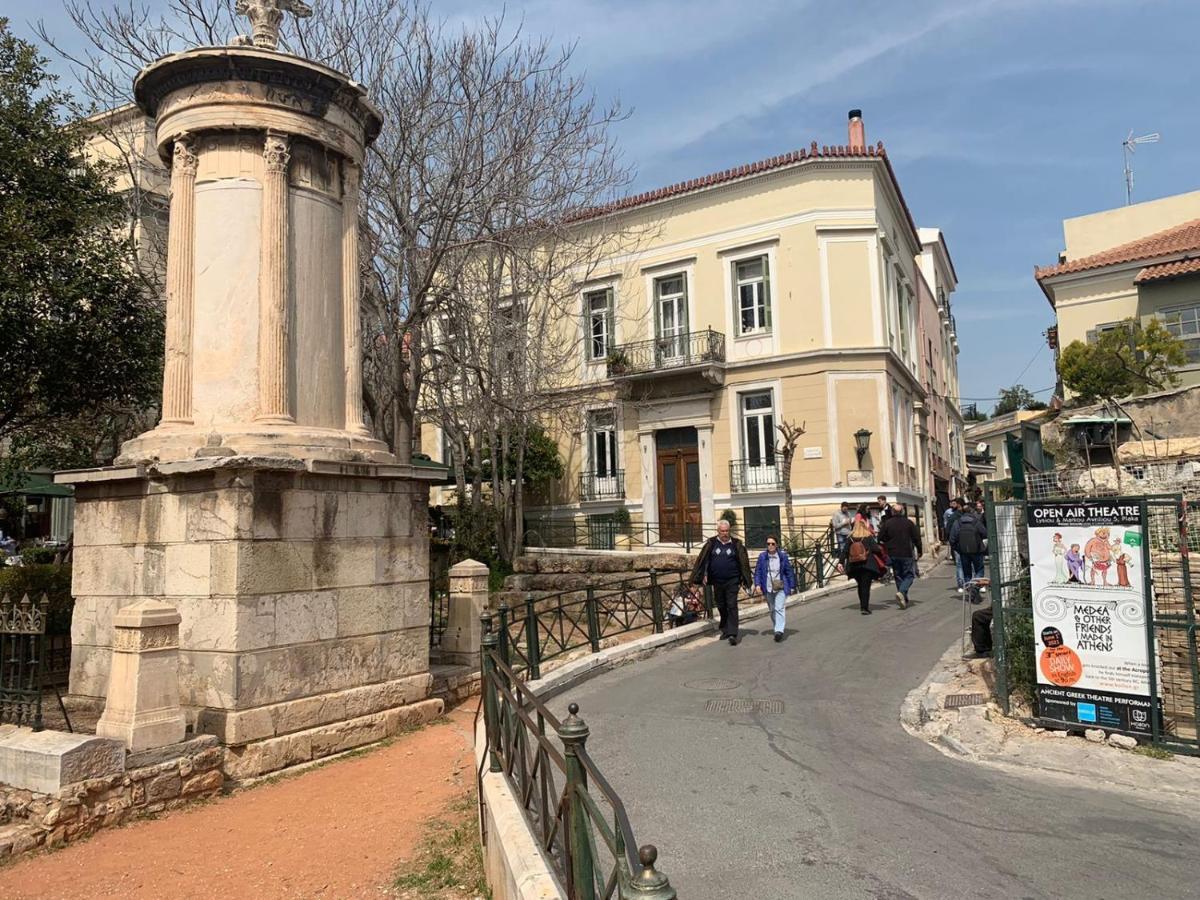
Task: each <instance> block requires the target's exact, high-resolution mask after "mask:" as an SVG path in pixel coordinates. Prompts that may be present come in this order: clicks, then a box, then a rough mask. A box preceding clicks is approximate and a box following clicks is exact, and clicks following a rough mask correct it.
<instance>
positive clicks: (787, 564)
mask: <svg viewBox="0 0 1200 900" xmlns="http://www.w3.org/2000/svg"><path fill="white" fill-rule="evenodd" d="M754 592H755V593H759V592H761V593H762V595H763V597H764V598H765V599H766V601H767V609H769V610H770V611H771V626H772V627H773V628H774V630H775V643H779V642H780V641H782V640H783V626H784V622H785V620H786V618H787V605H786V601H787V596H788V594H794V593H796V570H795V569H793V568H792V561H791V560H790V559H788V555H787V551H786V550H784V549H783V548H782V547H780V546H779V541H778V540H777V539H776V538H775V537H773V536H772V537H768V538H767V549H766V550H764V551H763V552H762V553H760V554H758V562H757V563H755V566H754Z"/></svg>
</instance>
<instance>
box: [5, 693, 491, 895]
mask: <svg viewBox="0 0 1200 900" xmlns="http://www.w3.org/2000/svg"><path fill="white" fill-rule="evenodd" d="M474 714H475V702H474V701H473V700H472V701H468V702H467V703H466V704H464V705H462V706H460V707H458V708H457V709H454V710H452V711H451V712H450V713H449V714H448V715H447V717H446V718H445V719H442V720H441V721H439V722H437V723H435V724H434V725H431V726H429V727H427V728H425V729H423V730H421V731H418V732H415V733H413V734H409V735H404V736H401V737H399V738H397V739H396V740H395V741H394V742H393V743H392V744H390V745H389V746H387V747H382V748H380V749H378V750H375V751H373V752H370V753H367V754H364V755H363V756H360V757H354V758H348V759H343V760H338V761H336V762H333V763H330V764H329V765H327V766H325V767H323V768H319V769H315V770H313V771H309V772H306V773H303V774H300V775H297V776H294V777H288V778H284V779H281V780H280V781H278V782H275V783H273V784H262V785H260V786H258V787H254V788H251V789H248V790H244V791H240V792H238V793H236V794H233V795H231V796H228V797H222V798H221V799H219V800H216V801H214V802H212V803H208V804H206V805H204V806H200V807H197V808H195V809H190V810H181V811H179V812H175V813H171V814H170V815H167V816H164V817H163V818H161V819H156V820H150V821H142V822H136V823H134V824H132V825H129V826H127V827H125V828H119V829H113V830H110V831H103V832H100V833H99V834H98V835H96V836H95V837H93V838H92V839H90V840H88V841H84V842H82V843H79V844H74V845H70V846H67V847H65V848H63V849H61V850H57V851H54V852H51V853H45V854H41V855H38V856H36V857H31V858H29V859H26V860H24V861H21V862H18V863H15V864H13V865H11V866H9V867H6V868H3V869H0V897H3V898H5V900H18V898H33V897H37V898H43V897H45V898H51V897H70V898H75V897H80V898H82V897H108V896H121V897H127V898H142V897H144V898H155V900H161V898H188V897H197V898H199V897H205V898H211V897H238V898H240V897H254V898H275V897H306V898H307V897H328V898H335V897H336V898H341V897H347V898H350V897H377V896H383V895H384V894H385V893H386V891H387V889H388V888H389V887H390V885H391V882H392V876H393V873H394V872H395V870H396V867H397V864H398V863H399V862H400V861H401V860H403V859H406V858H407V857H409V856H410V855H412V854H413V852H414V851H415V850H416V849H417V845H418V842H419V841H420V840H421V837H422V833H423V825H424V823H425V822H427V821H428V820H429V819H431V818H432V817H435V816H437V815H438V814H439V813H441V812H442V811H443V810H444V809H445V808H446V807H447V805H448V804H450V803H453V802H454V801H456V800H458V799H459V798H461V797H462V796H463V795H464V794H465V793H467V792H468V791H469V790H470V789H471V786H472V784H473V782H474V777H475V776H474V767H473V757H472V753H471V722H472V719H473V716H474Z"/></svg>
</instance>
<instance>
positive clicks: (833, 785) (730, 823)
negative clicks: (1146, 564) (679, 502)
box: [553, 569, 1200, 900]
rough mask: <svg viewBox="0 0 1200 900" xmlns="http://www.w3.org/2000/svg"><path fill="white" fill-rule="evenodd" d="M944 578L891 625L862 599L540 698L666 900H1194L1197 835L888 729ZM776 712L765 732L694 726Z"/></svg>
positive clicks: (890, 601) (952, 607) (1166, 820)
mask: <svg viewBox="0 0 1200 900" xmlns="http://www.w3.org/2000/svg"><path fill="white" fill-rule="evenodd" d="M948 574H949V573H948V570H946V569H943V570H941V571H940V572H938V573H935V574H934V576H933V577H928V578H924V579H921V580H920V581H918V582H917V585H916V586H915V587H914V589H913V591H912V594H911V596H912V597H913V600H914V603H913V605H912V607H911V608H910V609H908V610H900V609H899V608H897V605H896V602H895V599H894V593H893V592H892V591H889V590H888V587H887V586H879V587H877V589H876V591H875V594H874V602H873V604H872V606H873V608H874V610H875V614H874V615H872V616H860V615H859V614H858V611H857V602H856V600H855V598H854V595H853V594H841V595H837V596H834V597H830V598H826V599H823V600H819V601H815V602H813V603H809V604H804V605H803V606H801V607H799V608H798V609H796V610H793V611H789V614H788V628H789V631H790V632H791V634H789V636H788V639H787V640H785V641H784V642H783V643H781V644H776V643H774V642H773V641H772V640H771V636H770V634H769V628H767V627H764V623H761V622H758V623H753V625H754V627H753V628H752V629H748V630H747V632H750V631H753V632H756V633H746V636H745V639H744V640H743V642H742V643H741V644H740V645H739V646H737V647H730V646H729V645H728V644H726V643H724V642H718V641H716V640H713V639H709V640H707V641H700V642H697V643H694V644H692V645H690V646H688V647H684V648H680V649H678V650H672V651H666V652H660V653H659V654H657V655H655V656H654V657H652V658H650V659H648V660H646V661H644V662H642V663H640V664H638V665H636V666H629V667H625V668H621V669H616V670H614V671H612V672H609V673H606V674H604V675H602V676H600V677H599V678H597V679H595V680H594V681H591V682H589V683H587V684H583V685H580V686H578V687H577V688H573V689H570V690H568V691H566V692H565V693H564V694H563V695H562V696H560V697H558V698H556V700H555V701H554V703H553V706H554V707H555V708H556V710H558V709H562V708H564V707H565V706H566V704H567V703H568V702H572V701H573V702H577V703H578V704H579V705H580V707H581V712H580V714H581V716H582V717H583V718H584V720H585V721H586V722H587V724H588V726H589V727H590V729H591V737H590V738H589V740H588V750H589V752H590V753H591V755H592V757H593V758H594V759H595V760H596V762H597V764H598V765H599V766H600V767H601V769H602V771H603V772H604V773H605V775H606V776H607V777H608V779H609V780H610V782H612V784H613V785H614V787H615V788H616V789H617V790H618V791H619V792H620V794H621V797H622V798H623V799H624V801H625V803H626V806H627V808H628V812H629V815H630V819H631V821H632V822H633V826H634V829H635V834H636V836H637V839H638V840H639V841H642V842H646V843H654V844H657V845H658V848H659V851H660V853H659V862H660V864H661V868H662V870H663V871H664V872H666V873H667V874H668V875H669V876H670V878H671V882H672V884H674V885H675V886H676V888H677V889H678V891H679V894H680V896H681V897H686V898H687V900H730V898H763V900H768V898H769V900H787V898H821V900H826V898H829V900H834V898H868V897H871V898H879V897H887V898H897V900H899V898H912V897H920V898H954V900H959V898H1005V900H1007V898H1012V897H1021V898H1042V897H1047V898H1049V897H1055V898H1058V897H1095V896H1103V897H1124V896H1153V897H1155V898H1162V900H1167V898H1176V897H1179V898H1182V897H1189V896H1195V893H1194V889H1195V873H1196V862H1195V848H1196V847H1197V846H1200V820H1198V819H1197V818H1196V815H1195V813H1192V814H1190V815H1183V814H1180V813H1178V812H1177V811H1175V810H1173V809H1170V808H1166V807H1165V806H1164V805H1163V804H1162V803H1160V802H1159V801H1158V798H1153V797H1145V798H1143V797H1138V796H1131V795H1128V794H1124V793H1115V792H1111V791H1108V790H1105V789H1104V785H1103V783H1102V782H1101V781H1099V780H1095V779H1088V778H1086V776H1085V777H1084V778H1079V779H1075V780H1073V781H1072V782H1070V783H1064V782H1063V781H1061V780H1059V779H1051V778H1047V777H1044V776H1041V775H1039V774H1035V773H1024V772H1022V773H1020V774H1017V775H1014V774H1010V773H1008V772H1003V771H999V770H996V769H992V768H988V767H983V766H979V765H977V764H975V763H972V762H968V761H966V760H962V759H955V758H949V757H947V756H944V755H943V754H941V753H939V752H938V751H937V750H935V749H934V748H933V747H931V746H929V745H928V744H926V743H924V742H923V741H918V740H914V739H913V737H912V736H911V735H909V734H907V733H906V732H905V731H904V730H903V729H902V728H901V725H900V722H899V713H900V706H901V703H902V702H903V700H904V698H905V696H906V695H907V694H908V692H909V691H910V690H911V689H912V688H914V687H916V686H917V685H919V684H920V683H921V682H922V681H923V680H924V679H925V677H926V676H927V674H928V673H929V671H930V669H931V668H932V667H933V666H934V664H935V663H936V662H937V660H938V659H939V657H941V655H942V654H943V652H944V651H945V649H946V647H947V645H949V644H950V642H951V641H953V640H954V639H955V638H956V637H958V636H959V634H960V630H961V627H962V600H961V599H960V598H959V596H958V595H957V594H956V593H954V592H953V590H952V589H951V586H952V577H948ZM711 699H775V700H782V701H783V704H784V711H783V713H782V714H771V713H767V712H759V713H729V712H709V711H708V710H707V709H706V701H708V700H711Z"/></svg>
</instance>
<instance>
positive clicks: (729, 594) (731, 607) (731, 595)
mask: <svg viewBox="0 0 1200 900" xmlns="http://www.w3.org/2000/svg"><path fill="white" fill-rule="evenodd" d="M739 587H741V582H740V581H739V580H738V579H736V578H734V579H731V580H729V581H714V582H713V602H714V603H715V604H716V606H717V612H719V613H720V614H721V637H736V636H737V633H738V588H739Z"/></svg>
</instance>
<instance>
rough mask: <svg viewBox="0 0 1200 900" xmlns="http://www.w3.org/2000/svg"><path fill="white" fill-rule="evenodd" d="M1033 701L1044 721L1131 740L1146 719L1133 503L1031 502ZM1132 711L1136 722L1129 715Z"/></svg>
mask: <svg viewBox="0 0 1200 900" xmlns="http://www.w3.org/2000/svg"><path fill="white" fill-rule="evenodd" d="M1029 510H1030V519H1029V551H1030V566H1029V576H1030V587H1031V589H1032V591H1033V618H1034V635H1035V638H1034V641H1035V651H1036V653H1037V681H1038V701H1039V706H1040V708H1041V714H1042V716H1043V717H1044V718H1052V719H1059V720H1063V721H1067V722H1070V723H1083V724H1096V725H1101V726H1104V727H1108V728H1111V729H1114V730H1127V731H1132V732H1134V733H1138V732H1141V731H1145V730H1146V729H1145V728H1144V727H1143V726H1144V725H1145V724H1146V723H1147V722H1148V721H1149V715H1147V713H1148V711H1149V709H1150V701H1149V666H1148V664H1147V652H1146V598H1145V595H1144V593H1143V591H1144V585H1143V581H1142V579H1140V578H1138V577H1137V571H1136V570H1137V567H1138V566H1139V565H1140V561H1141V549H1142V521H1141V509H1140V507H1139V506H1138V505H1137V504H1126V503H1120V502H1115V501H1114V502H1110V501H1105V500H1103V499H1096V500H1090V501H1083V502H1079V501H1074V502H1049V501H1039V502H1037V503H1031V504H1029ZM1135 713H1137V714H1135Z"/></svg>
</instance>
